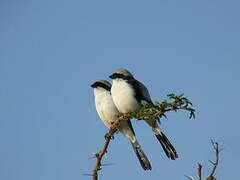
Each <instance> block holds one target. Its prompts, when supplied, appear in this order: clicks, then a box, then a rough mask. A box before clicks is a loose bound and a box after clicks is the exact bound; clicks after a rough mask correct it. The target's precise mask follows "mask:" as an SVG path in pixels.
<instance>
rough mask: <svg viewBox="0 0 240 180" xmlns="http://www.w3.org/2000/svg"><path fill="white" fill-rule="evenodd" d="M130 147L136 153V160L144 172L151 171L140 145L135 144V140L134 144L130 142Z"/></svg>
mask: <svg viewBox="0 0 240 180" xmlns="http://www.w3.org/2000/svg"><path fill="white" fill-rule="evenodd" d="M131 144H132V147H133V149H134V152H135V153H136V155H137V157H138V160H139V162H140V164H141V166H142V168H143V169H144V170H145V171H146V170H152V166H151V164H150V162H149V160H148V158H147V156H146V155H145V153H144V152H143V150H142V148H141V146H140V144H139V143H138V142H137V140H136V141H135V142H131Z"/></svg>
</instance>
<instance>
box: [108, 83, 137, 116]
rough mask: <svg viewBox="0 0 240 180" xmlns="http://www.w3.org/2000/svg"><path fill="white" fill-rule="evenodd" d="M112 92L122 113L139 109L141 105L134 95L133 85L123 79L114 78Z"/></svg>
mask: <svg viewBox="0 0 240 180" xmlns="http://www.w3.org/2000/svg"><path fill="white" fill-rule="evenodd" d="M111 94H112V98H113V102H114V104H115V105H116V106H117V108H118V110H119V111H120V112H122V113H127V112H131V111H135V110H137V109H139V108H140V107H141V106H140V104H139V103H138V102H137V100H136V98H135V96H134V90H133V89H132V87H131V86H130V85H129V84H128V83H127V82H126V81H124V80H122V79H114V80H113V84H112V88H111Z"/></svg>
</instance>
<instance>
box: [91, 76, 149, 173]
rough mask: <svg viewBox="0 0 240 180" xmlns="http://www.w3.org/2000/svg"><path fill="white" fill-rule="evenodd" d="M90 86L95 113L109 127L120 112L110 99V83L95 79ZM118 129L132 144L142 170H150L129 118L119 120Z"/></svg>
mask: <svg viewBox="0 0 240 180" xmlns="http://www.w3.org/2000/svg"><path fill="white" fill-rule="evenodd" d="M91 87H92V88H93V89H94V90H93V91H94V97H95V107H96V110H97V113H98V115H99V117H100V119H101V120H102V122H103V123H104V124H105V126H106V127H108V128H109V129H110V127H111V125H112V123H113V122H114V121H116V120H117V115H118V114H119V113H120V112H119V111H118V109H117V108H116V106H115V104H114V103H113V100H112V96H111V92H110V90H111V84H110V83H109V82H108V81H106V80H97V81H95V82H94V83H93V84H91ZM118 130H119V131H120V132H121V133H122V134H123V135H124V136H125V137H127V138H128V140H129V141H130V143H131V144H132V147H133V149H134V152H135V153H136V155H137V158H138V160H139V162H140V164H141V166H142V168H143V169H144V170H151V169H152V167H151V164H150V161H149V160H148V158H147V156H146V155H145V153H144V152H143V150H142V148H141V146H140V144H139V143H138V141H137V138H136V136H135V132H134V129H133V127H132V124H131V121H130V120H129V119H128V120H126V121H121V122H120V124H119V126H118Z"/></svg>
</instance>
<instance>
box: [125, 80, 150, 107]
mask: <svg viewBox="0 0 240 180" xmlns="http://www.w3.org/2000/svg"><path fill="white" fill-rule="evenodd" d="M127 82H128V83H129V84H130V85H131V86H132V87H133V89H134V95H135V98H136V99H137V101H138V102H139V103H140V104H142V105H143V104H146V103H150V104H152V100H151V97H150V94H149V92H148V90H147V88H146V87H145V86H144V84H142V83H141V82H139V81H137V80H136V79H130V80H128V81H127Z"/></svg>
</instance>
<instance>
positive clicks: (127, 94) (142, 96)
mask: <svg viewBox="0 0 240 180" xmlns="http://www.w3.org/2000/svg"><path fill="white" fill-rule="evenodd" d="M109 77H110V78H111V79H112V88H111V94H112V98H113V102H114V104H115V105H116V107H117V109H118V110H119V111H120V112H121V113H128V112H132V111H135V110H138V109H139V108H141V107H142V106H143V105H144V104H149V103H151V104H152V100H151V97H150V95H149V92H148V90H147V88H146V87H145V86H144V85H143V84H142V83H141V82H139V81H138V80H136V79H135V78H134V77H133V75H132V74H131V73H130V72H129V71H128V70H126V69H119V70H117V71H116V72H114V73H113V74H112V75H110V76H109ZM146 122H147V124H148V125H149V126H150V127H151V128H152V130H153V132H154V134H155V136H156V137H157V139H158V141H159V142H160V144H161V146H162V148H163V150H164V152H165V153H166V155H167V157H168V158H170V159H173V160H174V159H176V158H178V155H177V152H176V150H175V148H174V147H173V145H172V144H171V143H170V141H169V140H168V138H167V137H166V136H165V134H164V133H163V131H162V130H161V129H160V127H159V125H158V124H157V121H154V122H152V121H146Z"/></svg>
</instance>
